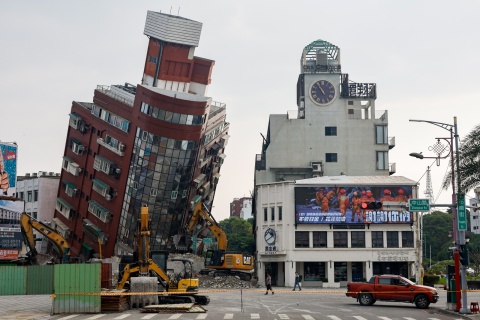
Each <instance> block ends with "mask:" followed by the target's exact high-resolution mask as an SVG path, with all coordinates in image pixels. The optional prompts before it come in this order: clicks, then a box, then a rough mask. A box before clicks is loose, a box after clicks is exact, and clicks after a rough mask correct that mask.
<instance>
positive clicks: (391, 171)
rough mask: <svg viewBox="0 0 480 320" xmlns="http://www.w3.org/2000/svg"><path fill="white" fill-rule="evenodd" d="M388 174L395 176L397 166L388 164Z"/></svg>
mask: <svg viewBox="0 0 480 320" xmlns="http://www.w3.org/2000/svg"><path fill="white" fill-rule="evenodd" d="M388 172H389V173H390V175H392V174H395V172H397V164H396V163H389V164H388Z"/></svg>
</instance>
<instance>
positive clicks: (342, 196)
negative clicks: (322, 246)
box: [295, 185, 413, 224]
mask: <svg viewBox="0 0 480 320" xmlns="http://www.w3.org/2000/svg"><path fill="white" fill-rule="evenodd" d="M411 197H412V186H410V185H405V186H368V185H365V186H340V187H339V186H335V187H332V186H315V187H295V223H296V224H370V223H374V224H380V223H393V224H401V223H412V222H413V216H412V213H411V212H410V211H408V209H407V210H406V209H405V205H406V204H408V199H410V198H411ZM364 202H365V203H370V202H382V203H383V202H388V207H387V205H385V206H381V207H380V208H378V209H363V208H362V203H364Z"/></svg>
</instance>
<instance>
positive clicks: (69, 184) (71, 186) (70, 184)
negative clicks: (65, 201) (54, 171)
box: [64, 181, 77, 189]
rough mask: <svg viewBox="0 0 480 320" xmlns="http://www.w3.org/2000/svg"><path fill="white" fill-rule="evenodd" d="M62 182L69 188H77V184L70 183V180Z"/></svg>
mask: <svg viewBox="0 0 480 320" xmlns="http://www.w3.org/2000/svg"><path fill="white" fill-rule="evenodd" d="M64 183H65V184H66V185H67V186H68V187H69V188H70V189H77V186H76V185H74V184H73V183H71V182H68V181H64Z"/></svg>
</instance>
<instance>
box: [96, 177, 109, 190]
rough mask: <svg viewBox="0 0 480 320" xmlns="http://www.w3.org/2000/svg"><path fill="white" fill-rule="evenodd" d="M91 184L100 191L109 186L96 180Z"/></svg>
mask: <svg viewBox="0 0 480 320" xmlns="http://www.w3.org/2000/svg"><path fill="white" fill-rule="evenodd" d="M92 182H93V183H94V184H96V185H97V186H98V187H99V188H101V189H109V188H110V186H109V185H107V184H106V183H103V182H102V181H100V180H98V179H92Z"/></svg>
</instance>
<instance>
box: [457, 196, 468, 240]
mask: <svg viewBox="0 0 480 320" xmlns="http://www.w3.org/2000/svg"><path fill="white" fill-rule="evenodd" d="M457 222H458V230H459V231H465V230H467V209H466V208H465V194H464V193H457Z"/></svg>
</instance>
